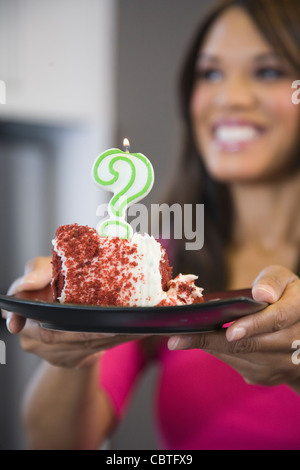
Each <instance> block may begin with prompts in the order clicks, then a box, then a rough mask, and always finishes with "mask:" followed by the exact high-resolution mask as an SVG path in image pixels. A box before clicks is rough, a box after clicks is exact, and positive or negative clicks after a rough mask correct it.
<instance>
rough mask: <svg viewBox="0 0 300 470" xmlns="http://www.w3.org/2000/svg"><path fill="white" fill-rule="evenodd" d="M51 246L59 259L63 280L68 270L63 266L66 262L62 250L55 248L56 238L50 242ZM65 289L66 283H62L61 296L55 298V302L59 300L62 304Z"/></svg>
mask: <svg viewBox="0 0 300 470" xmlns="http://www.w3.org/2000/svg"><path fill="white" fill-rule="evenodd" d="M52 245H53V247H54V250H55V251H56V253H57V254H58V256H59V257H60V259H61V271H62V274H63V275H64V276H65V279H67V272H68V268H67V266H66V264H65V261H66V257H65V255H64V252H63V251H62V250H60V249H59V248H58V247H57V240H56V238H55V239H54V240H52ZM65 288H66V282H65V283H64V287H63V289H62V291H61V295H60V297H57V300H59V302H60V303H62V304H63V303H64V301H65Z"/></svg>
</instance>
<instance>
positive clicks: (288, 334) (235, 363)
mask: <svg viewBox="0 0 300 470" xmlns="http://www.w3.org/2000/svg"><path fill="white" fill-rule="evenodd" d="M252 295H253V298H254V299H255V300H257V301H264V302H268V303H269V304H270V305H269V306H268V307H267V308H265V309H264V310H262V311H261V312H258V313H255V314H252V315H249V316H245V317H243V318H240V319H239V320H236V321H235V322H234V323H233V324H232V325H230V326H229V327H228V328H227V329H223V330H219V331H216V332H209V333H197V334H193V335H189V334H185V335H181V336H176V337H175V336H173V337H171V338H170V339H169V342H168V346H169V349H172V350H173V349H176V350H178V349H197V348H198V349H203V350H205V351H207V352H209V353H211V354H212V355H214V356H216V357H218V358H219V359H221V360H223V361H224V362H226V363H227V364H229V365H230V366H232V367H233V368H234V369H236V371H237V372H239V373H240V374H241V375H242V376H243V377H244V379H245V380H246V382H248V383H251V384H259V385H267V386H268V385H278V384H282V383H286V384H289V385H291V387H293V388H294V389H295V390H297V391H298V392H299V393H300V364H299V365H298V363H299V362H300V361H299V360H296V361H295V360H293V358H294V357H295V350H296V349H297V347H298V346H300V279H299V278H298V276H296V275H295V274H294V273H292V272H291V271H289V270H288V269H286V268H284V267H282V266H277V265H274V266H269V267H268V268H266V269H264V270H263V271H262V272H261V273H260V274H259V276H258V277H257V278H256V280H255V281H254V283H253V287H252ZM296 354H297V355H300V353H299V354H298V353H297V352H296Z"/></svg>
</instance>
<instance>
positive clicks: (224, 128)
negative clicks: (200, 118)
mask: <svg viewBox="0 0 300 470" xmlns="http://www.w3.org/2000/svg"><path fill="white" fill-rule="evenodd" d="M265 132H266V127H264V126H261V125H258V124H256V123H253V122H251V121H247V120H241V119H232V118H229V119H226V118H222V119H217V120H216V122H215V123H214V124H213V125H212V132H211V136H212V143H213V145H214V146H215V147H216V148H217V149H218V150H219V151H223V152H240V151H242V150H243V149H245V148H248V147H249V146H251V145H252V144H253V143H256V142H257V141H258V140H259V139H260V138H261V137H262V136H263V135H264V133H265Z"/></svg>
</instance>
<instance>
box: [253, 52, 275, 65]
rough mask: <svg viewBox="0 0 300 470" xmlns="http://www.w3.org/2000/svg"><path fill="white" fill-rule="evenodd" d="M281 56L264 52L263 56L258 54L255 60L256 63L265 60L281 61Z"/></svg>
mask: <svg viewBox="0 0 300 470" xmlns="http://www.w3.org/2000/svg"><path fill="white" fill-rule="evenodd" d="M280 58H281V57H280V55H279V54H277V53H276V52H273V51H271V52H264V53H262V54H258V55H256V56H254V57H253V59H254V60H255V61H256V62H261V61H263V60H269V59H276V60H278V59H280Z"/></svg>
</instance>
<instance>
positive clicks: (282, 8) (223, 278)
mask: <svg viewBox="0 0 300 470" xmlns="http://www.w3.org/2000/svg"><path fill="white" fill-rule="evenodd" d="M232 6H239V7H241V8H243V9H244V10H245V11H246V12H247V13H248V14H249V16H250V17H251V18H252V19H253V21H254V23H255V24H256V26H257V27H258V29H259V30H260V31H261V33H262V34H263V36H264V37H265V38H266V40H267V41H268V42H269V43H270V44H271V45H272V46H273V47H274V49H275V50H276V51H277V52H278V53H279V54H281V55H284V57H285V58H286V59H287V60H288V61H289V62H290V63H291V64H292V65H293V67H294V68H295V69H296V70H299V71H300V53H299V50H300V1H299V0H284V1H283V0H222V1H221V2H218V3H217V5H216V6H215V8H214V9H213V10H212V11H211V12H210V13H209V15H208V16H207V17H206V18H205V20H204V22H203V23H202V25H201V26H200V28H199V29H198V31H197V34H196V37H195V38H194V40H193V42H192V45H191V47H190V49H189V53H188V55H187V57H186V59H185V62H184V65H183V68H182V73H181V77H180V107H181V114H182V117H183V121H184V129H183V130H184V138H183V147H182V156H181V160H180V162H179V168H178V173H177V175H178V176H177V180H175V183H174V185H173V191H171V193H170V196H169V198H168V202H169V204H172V203H174V202H179V203H181V204H187V203H190V204H193V205H195V204H196V203H198V204H200V203H203V204H204V209H205V211H204V212H205V227H204V247H203V248H202V249H201V250H199V251H198V252H195V251H186V250H185V246H184V242H185V241H184V240H174V246H175V253H176V256H175V259H174V271H175V272H178V271H181V272H185V273H187V272H192V273H195V274H197V275H198V276H199V285H201V286H202V287H204V288H205V290H207V291H212V290H221V289H226V287H227V286H226V283H227V282H228V281H227V280H228V272H227V266H226V262H225V257H224V248H225V247H226V245H227V244H228V242H229V240H230V237H231V232H232V230H231V229H232V223H233V213H232V204H231V200H230V195H229V190H228V187H227V185H226V184H223V183H220V182H217V181H214V180H213V179H212V178H211V176H210V175H209V174H208V172H207V171H206V169H205V167H204V165H203V163H202V158H201V156H200V155H199V151H198V149H197V146H196V144H195V141H194V136H193V132H192V125H191V119H190V113H189V104H190V98H191V93H192V90H193V86H194V75H195V63H196V60H197V57H198V53H199V49H200V47H201V44H202V43H203V41H204V39H205V37H206V35H207V33H208V31H209V30H210V28H211V26H212V25H213V23H214V22H215V21H216V20H217V19H218V17H219V16H220V15H221V14H222V13H223V12H224V11H225V10H226V9H228V8H230V7H232Z"/></svg>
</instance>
